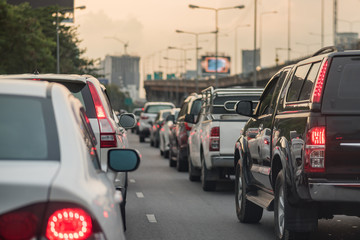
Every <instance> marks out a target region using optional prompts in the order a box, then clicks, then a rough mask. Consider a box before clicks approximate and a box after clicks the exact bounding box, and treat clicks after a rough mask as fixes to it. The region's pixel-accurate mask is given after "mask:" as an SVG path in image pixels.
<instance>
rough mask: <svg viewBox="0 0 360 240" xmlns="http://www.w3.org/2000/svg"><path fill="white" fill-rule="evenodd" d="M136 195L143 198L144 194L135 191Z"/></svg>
mask: <svg viewBox="0 0 360 240" xmlns="http://www.w3.org/2000/svg"><path fill="white" fill-rule="evenodd" d="M136 196H137V197H138V198H144V194H143V193H142V192H137V193H136Z"/></svg>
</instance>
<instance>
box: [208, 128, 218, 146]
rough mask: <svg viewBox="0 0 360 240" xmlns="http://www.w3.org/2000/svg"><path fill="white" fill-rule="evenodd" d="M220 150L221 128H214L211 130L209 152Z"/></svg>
mask: <svg viewBox="0 0 360 240" xmlns="http://www.w3.org/2000/svg"><path fill="white" fill-rule="evenodd" d="M219 150H220V127H213V128H212V129H211V130H210V141H209V151H219Z"/></svg>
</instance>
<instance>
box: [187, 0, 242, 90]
mask: <svg viewBox="0 0 360 240" xmlns="http://www.w3.org/2000/svg"><path fill="white" fill-rule="evenodd" d="M244 7H245V6H244V5H238V6H234V7H225V8H210V7H200V6H197V5H192V4H190V5H189V8H192V9H195V8H201V9H207V10H212V11H215V32H216V34H215V87H216V88H217V87H218V76H217V75H218V45H219V43H218V38H219V36H218V34H219V27H218V12H219V11H221V10H229V9H242V8H244Z"/></svg>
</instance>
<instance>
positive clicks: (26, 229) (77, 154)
mask: <svg viewBox="0 0 360 240" xmlns="http://www.w3.org/2000/svg"><path fill="white" fill-rule="evenodd" d="M0 112H1V114H0V192H1V197H0V239H54V240H55V239H79V240H80V239H114V240H115V239H125V238H124V235H123V227H122V219H121V212H120V208H119V203H120V202H121V200H122V195H121V193H120V192H119V191H116V189H115V188H114V185H113V182H112V181H110V180H109V179H108V176H107V175H106V173H105V172H103V171H102V170H101V166H100V161H99V158H98V155H97V152H96V151H97V149H96V147H95V146H96V138H95V136H94V134H93V132H92V129H91V127H90V124H89V119H88V118H87V116H86V114H85V110H84V107H83V105H82V104H81V103H80V101H79V100H78V99H76V98H75V97H73V95H72V94H71V93H70V92H69V91H68V89H67V88H65V87H64V86H62V85H60V84H56V83H48V82H40V81H13V80H1V81H0ZM125 155H126V157H124V156H125ZM108 161H109V162H108V166H109V168H111V169H112V170H113V171H115V172H119V171H128V170H134V169H135V168H136V167H137V166H138V164H139V155H138V154H137V153H136V152H135V151H134V150H130V149H111V150H109V151H108Z"/></svg>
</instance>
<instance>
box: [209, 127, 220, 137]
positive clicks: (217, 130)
mask: <svg viewBox="0 0 360 240" xmlns="http://www.w3.org/2000/svg"><path fill="white" fill-rule="evenodd" d="M210 137H220V128H219V127H213V128H212V129H211V132H210Z"/></svg>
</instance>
